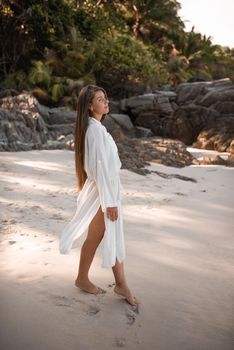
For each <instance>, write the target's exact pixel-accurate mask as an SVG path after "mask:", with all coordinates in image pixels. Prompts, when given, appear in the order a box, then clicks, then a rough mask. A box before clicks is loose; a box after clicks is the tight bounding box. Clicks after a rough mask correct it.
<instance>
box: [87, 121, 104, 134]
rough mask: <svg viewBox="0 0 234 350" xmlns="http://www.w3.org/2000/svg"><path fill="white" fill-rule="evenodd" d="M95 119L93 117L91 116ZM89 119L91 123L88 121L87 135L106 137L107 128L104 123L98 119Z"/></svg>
mask: <svg viewBox="0 0 234 350" xmlns="http://www.w3.org/2000/svg"><path fill="white" fill-rule="evenodd" d="M90 119H93V118H90ZM90 119H89V123H88V128H87V131H86V134H87V136H88V137H89V136H90V137H92V136H95V137H101V136H102V137H105V136H106V128H105V126H104V125H102V123H101V122H98V121H92V120H90Z"/></svg>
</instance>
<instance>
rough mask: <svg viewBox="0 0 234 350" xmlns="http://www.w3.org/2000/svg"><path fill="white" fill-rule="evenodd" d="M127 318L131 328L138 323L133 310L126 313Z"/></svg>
mask: <svg viewBox="0 0 234 350" xmlns="http://www.w3.org/2000/svg"><path fill="white" fill-rule="evenodd" d="M125 315H126V317H127V324H129V325H130V326H131V325H133V323H134V322H135V321H136V314H135V313H134V312H133V311H132V310H127V311H126V313H125Z"/></svg>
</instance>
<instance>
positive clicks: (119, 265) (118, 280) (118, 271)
mask: <svg viewBox="0 0 234 350" xmlns="http://www.w3.org/2000/svg"><path fill="white" fill-rule="evenodd" d="M112 270H113V273H114V276H115V287H114V292H115V293H117V294H119V295H122V296H123V297H125V298H126V299H127V301H128V302H129V304H131V305H138V304H139V301H138V299H137V298H136V297H135V296H134V295H133V294H132V292H131V291H130V289H129V287H128V285H127V281H126V278H125V275H124V265H123V262H119V261H118V259H116V264H115V266H113V267H112Z"/></svg>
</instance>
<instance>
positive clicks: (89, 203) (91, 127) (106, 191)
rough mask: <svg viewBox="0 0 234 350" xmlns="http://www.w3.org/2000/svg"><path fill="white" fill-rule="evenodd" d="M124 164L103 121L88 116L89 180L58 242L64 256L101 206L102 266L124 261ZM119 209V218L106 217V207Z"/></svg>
mask: <svg viewBox="0 0 234 350" xmlns="http://www.w3.org/2000/svg"><path fill="white" fill-rule="evenodd" d="M121 165H122V164H121V161H120V159H119V155H118V149H117V146H116V144H115V141H114V140H113V138H112V136H111V135H110V133H108V132H107V130H106V128H105V126H104V125H102V123H101V122H100V121H98V120H97V119H95V118H93V117H90V116H89V117H88V128H87V131H86V135H85V155H84V168H85V171H86V173H87V179H86V181H85V184H84V186H83V188H82V190H81V191H80V192H79V193H78V196H77V209H76V212H75V215H74V216H73V217H72V219H71V220H70V222H68V223H67V225H66V226H65V227H64V229H63V231H62V234H61V236H60V240H59V250H60V253H61V254H69V252H70V250H71V249H72V248H75V246H76V244H75V243H76V240H77V239H78V238H79V237H80V236H81V235H82V234H84V233H85V234H87V233H88V228H89V224H90V223H91V221H92V219H93V217H94V216H95V214H96V213H97V211H98V209H99V207H100V206H101V209H102V211H103V213H104V221H105V232H104V237H103V260H102V267H104V268H110V267H112V266H114V265H115V263H116V258H117V259H118V260H119V261H120V262H122V261H123V260H124V259H125V242H124V231H123V218H122V207H121V188H122V186H121V182H120V176H119V172H120V168H121ZM108 207H117V208H118V219H117V220H115V221H111V220H110V219H108V218H107V215H106V208H108Z"/></svg>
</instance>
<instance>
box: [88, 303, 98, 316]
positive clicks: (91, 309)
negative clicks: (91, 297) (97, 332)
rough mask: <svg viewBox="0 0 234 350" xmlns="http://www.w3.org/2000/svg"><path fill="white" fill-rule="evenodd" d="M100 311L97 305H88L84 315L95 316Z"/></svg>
mask: <svg viewBox="0 0 234 350" xmlns="http://www.w3.org/2000/svg"><path fill="white" fill-rule="evenodd" d="M99 311H100V308H99V307H98V306H97V305H89V308H88V310H87V311H86V313H87V314H88V315H96V314H97V313H98V312H99Z"/></svg>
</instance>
